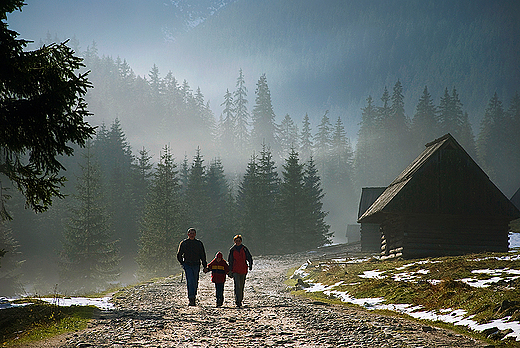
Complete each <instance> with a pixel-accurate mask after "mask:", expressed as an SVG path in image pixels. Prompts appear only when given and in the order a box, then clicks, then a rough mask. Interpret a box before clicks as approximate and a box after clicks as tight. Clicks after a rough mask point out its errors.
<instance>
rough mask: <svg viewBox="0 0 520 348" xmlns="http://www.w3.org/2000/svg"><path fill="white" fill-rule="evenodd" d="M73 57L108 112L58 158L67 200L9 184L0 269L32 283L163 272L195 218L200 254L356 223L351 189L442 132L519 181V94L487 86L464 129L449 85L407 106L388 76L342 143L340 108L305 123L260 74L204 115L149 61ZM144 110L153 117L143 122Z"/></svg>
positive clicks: (264, 245)
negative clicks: (132, 136) (30, 204)
mask: <svg viewBox="0 0 520 348" xmlns="http://www.w3.org/2000/svg"><path fill="white" fill-rule="evenodd" d="M83 56H84V57H85V63H86V65H87V68H88V70H91V73H90V75H89V77H90V80H91V81H92V83H93V85H94V88H93V89H92V90H91V91H90V92H89V94H88V95H87V101H88V102H89V109H90V111H91V112H93V113H94V114H95V115H96V117H98V118H99V117H101V118H102V119H104V120H106V124H103V125H101V126H100V127H98V130H97V135H96V136H95V138H94V139H92V141H91V143H89V145H88V146H87V147H86V148H84V149H77V150H76V155H75V156H74V157H70V158H68V157H66V158H63V159H62V163H63V164H64V166H65V167H66V168H67V173H66V176H67V178H68V182H67V184H66V186H65V188H64V193H66V194H67V195H68V196H67V197H66V198H65V199H63V200H56V201H55V202H54V204H53V206H52V207H51V209H50V210H49V211H48V212H45V213H42V214H38V215H35V214H34V213H33V212H31V211H30V210H27V209H25V208H24V205H25V204H24V200H23V198H22V197H20V196H18V195H16V194H14V193H13V197H12V199H11V200H10V201H8V208H9V210H10V212H11V214H12V216H13V221H11V222H9V223H6V224H4V225H3V226H2V235H3V240H4V241H3V243H7V245H18V248H17V249H16V250H17V251H18V252H22V253H21V254H20V253H17V252H11V253H8V254H6V257H4V259H3V260H2V269H1V270H0V271H1V272H3V274H4V278H5V279H10V280H15V279H17V278H18V279H22V280H24V281H25V282H26V283H28V282H29V280H30V282H31V283H32V286H33V289H34V290H35V291H40V292H45V291H49V290H50V288H51V287H52V286H53V285H54V284H55V283H57V284H58V285H59V287H60V288H61V289H67V291H69V292H71V291H76V290H80V291H86V290H93V289H96V288H98V287H101V288H103V287H105V286H107V282H110V281H117V280H118V279H122V278H118V274H120V273H123V274H124V275H126V280H128V279H129V278H128V274H134V273H135V274H138V275H139V276H140V277H150V276H164V275H169V274H171V273H172V272H174V271H175V269H176V268H175V267H176V261H175V253H176V248H177V245H178V243H179V242H180V240H182V239H183V238H185V233H186V230H187V228H188V227H195V228H196V229H197V231H198V234H197V237H199V238H200V239H202V240H203V241H204V243H205V245H206V248H207V252H208V257H211V256H212V254H213V253H214V252H215V251H217V250H222V251H225V250H226V249H227V248H228V247H229V246H230V245H231V244H232V237H233V235H235V234H237V233H241V234H243V236H244V244H246V245H247V246H248V247H249V248H250V249H251V251H252V252H253V253H254V254H256V255H259V254H270V253H285V252H293V251H303V250H308V249H311V248H316V247H318V246H320V245H323V244H324V243H326V242H328V241H329V240H330V237H331V233H337V234H344V233H345V230H346V225H347V224H348V223H355V220H356V214H357V203H358V201H359V195H360V190H361V188H362V187H366V186H386V185H388V184H389V183H390V182H391V181H392V180H393V179H394V178H395V177H396V176H397V175H398V174H399V173H400V172H401V171H402V170H403V169H404V168H406V166H407V165H408V164H409V163H410V162H411V161H412V160H413V158H415V157H416V156H417V155H418V154H419V153H420V152H421V151H422V149H423V148H424V145H425V144H426V143H427V142H430V141H432V140H434V139H435V138H438V137H440V136H442V135H444V134H446V133H448V132H449V133H451V134H452V135H453V136H454V137H455V138H456V139H457V141H459V143H460V144H461V145H462V146H463V147H464V148H465V149H466V151H467V152H468V153H469V154H470V155H471V156H472V158H473V159H474V160H476V161H477V163H478V164H479V165H480V166H481V167H482V168H483V169H484V170H485V171H486V173H487V174H488V175H489V176H490V178H491V179H492V180H493V181H494V182H495V184H496V185H497V186H498V187H499V188H500V189H502V191H503V192H504V193H505V194H506V195H507V196H508V197H509V196H511V195H512V194H513V193H514V192H515V191H516V189H517V188H518V186H519V185H520V183H519V182H518V181H517V180H518V176H517V175H511V173H519V172H520V151H518V149H520V137H518V136H517V133H518V130H520V95H519V94H518V93H516V94H514V93H511V94H514V97H513V98H512V99H511V100H508V101H506V102H505V104H504V105H503V103H502V101H501V100H500V98H499V96H498V95H497V94H496V93H495V94H494V95H490V96H485V97H486V98H487V99H488V100H489V102H488V106H487V108H486V109H485V111H484V113H485V116H484V118H483V120H482V122H481V124H480V125H479V126H478V128H477V129H475V130H474V129H472V127H471V124H470V123H469V120H468V114H467V113H466V112H465V110H464V106H463V101H461V100H460V98H459V92H460V91H458V90H457V89H456V88H455V87H446V88H445V90H444V91H443V92H442V93H440V94H441V95H442V97H441V98H440V100H438V101H435V100H433V99H432V97H431V95H430V91H429V90H428V87H427V86H425V87H424V89H423V90H422V95H421V97H420V99H419V100H417V101H407V102H409V103H415V105H416V107H415V112H414V114H413V115H412V116H411V117H407V115H406V114H405V105H404V103H405V100H404V94H403V88H404V86H402V84H401V82H400V80H399V79H398V80H397V81H395V84H394V85H393V86H391V87H390V88H387V87H385V86H381V89H382V90H383V93H382V94H381V95H377V96H376V95H373V96H367V97H366V104H365V106H364V108H363V109H362V110H360V113H361V123H360V125H359V129H358V133H357V143H356V144H352V143H351V141H350V139H349V138H348V137H347V135H346V131H345V127H344V125H343V120H342V118H341V117H338V118H337V119H332V120H331V119H329V114H328V112H327V111H326V110H325V111H324V112H323V116H321V118H320V122H319V123H318V124H314V125H312V124H311V122H310V119H309V117H308V116H307V115H305V116H304V117H303V120H302V122H296V121H294V120H293V118H292V117H291V116H290V115H284V116H283V117H281V116H280V115H276V114H275V112H274V110H273V105H272V101H271V93H270V90H269V85H268V80H267V75H265V74H264V75H261V76H259V77H258V81H257V83H256V88H255V91H254V92H253V91H248V90H247V88H246V87H245V86H246V83H245V82H246V81H245V78H246V77H245V76H244V73H243V71H242V70H241V69H240V70H239V71H237V77H236V86H235V88H234V89H233V90H229V89H228V90H223V91H222V101H221V103H222V107H223V111H222V113H221V114H220V115H218V116H217V117H215V115H214V114H213V112H212V110H211V108H210V105H209V103H208V102H207V101H205V99H204V95H203V93H202V91H201V89H200V88H198V89H196V91H195V92H194V91H193V90H192V89H191V87H190V86H189V84H188V82H187V81H183V82H182V83H181V82H179V81H177V80H176V79H175V77H174V76H173V75H172V74H171V73H168V74H166V75H165V76H164V77H161V75H160V72H159V69H158V68H157V67H156V66H153V67H152V69H151V71H150V73H149V75H148V76H146V77H141V76H136V75H135V74H134V73H133V71H132V69H131V67H130V66H129V65H128V64H127V63H126V62H125V61H123V60H121V59H119V58H118V59H116V60H114V59H113V58H111V57H105V56H103V57H99V56H98V54H97V52H96V49H95V46H93V47H89V48H88V49H87V50H86V51H85V52H84V54H83ZM437 93H438V94H439V92H438V91H437ZM248 99H251V100H254V102H251V103H250V104H248V103H249V102H248ZM152 117H153V119H159V120H160V124H156V123H147V122H143V120H146V119H147V118H152ZM138 121H139V122H141V123H140V124H139V129H140V131H141V134H139V135H137V136H138V137H139V136H141V137H152V138H153V137H156V138H157V139H164V138H165V137H166V138H167V139H171V141H168V143H166V144H160V149H161V150H160V151H159V152H160V153H150V151H149V150H148V149H146V148H142V149H139V150H137V151H136V150H133V146H132V144H130V143H129V142H128V141H127V137H126V134H125V131H124V129H125V126H126V124H127V123H130V122H138ZM132 128H135V127H132ZM159 135H161V136H159ZM188 152H190V153H193V152H194V153H195V155H194V156H187V155H186V153H188ZM86 226H87V227H86ZM11 250H12V248H11ZM22 260H26V261H25V263H23V262H21V261H22ZM20 273H23V274H24V276H23V277H20ZM37 275H40V277H41V278H38V276H37ZM2 284H10V285H13V284H15V282H14V281H10V282H2ZM0 290H2V294H3V293H7V292H8V291H9V289H7V287H6V289H0Z"/></svg>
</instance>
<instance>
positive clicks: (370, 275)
mask: <svg viewBox="0 0 520 348" xmlns="http://www.w3.org/2000/svg"><path fill="white" fill-rule="evenodd" d="M385 272H386V271H379V270H373V271H364V272H363V274H360V275H358V277H360V278H365V279H383V278H385V277H384V276H382V274H383V273H385Z"/></svg>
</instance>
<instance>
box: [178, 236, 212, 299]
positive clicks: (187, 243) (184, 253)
mask: <svg viewBox="0 0 520 348" xmlns="http://www.w3.org/2000/svg"><path fill="white" fill-rule="evenodd" d="M196 235H197V231H195V229H194V228H189V229H188V238H186V239H185V240H183V241H182V242H181V243H180V244H179V250H178V251H177V260H179V262H180V264H181V266H182V268H183V269H184V273H185V274H186V285H187V286H188V299H189V305H190V306H195V299H196V297H197V288H198V286H199V272H200V264H201V262H202V266H203V267H204V269H206V268H207V265H208V263H207V262H206V251H205V250H204V244H202V242H201V241H200V240H198V239H195V236H196Z"/></svg>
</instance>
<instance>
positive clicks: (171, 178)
mask: <svg viewBox="0 0 520 348" xmlns="http://www.w3.org/2000/svg"><path fill="white" fill-rule="evenodd" d="M178 180H179V179H178V171H177V165H176V164H175V162H174V160H173V155H172V154H171V152H170V149H169V147H167V146H165V147H164V149H163V152H162V153H161V157H160V160H159V163H158V164H157V168H156V170H155V172H154V174H153V179H152V183H151V187H150V191H149V194H148V196H147V199H146V207H145V212H144V217H143V220H142V223H141V236H140V239H139V253H138V256H137V263H138V264H139V272H140V275H141V276H146V277H149V276H168V275H170V274H173V272H174V271H175V268H174V266H175V265H177V261H176V254H175V250H176V248H177V245H178V244H179V242H180V240H181V239H182V238H183V237H184V231H185V226H186V220H185V216H184V211H183V209H182V203H181V201H180V197H179V196H180V195H179V191H180V187H179V182H178Z"/></svg>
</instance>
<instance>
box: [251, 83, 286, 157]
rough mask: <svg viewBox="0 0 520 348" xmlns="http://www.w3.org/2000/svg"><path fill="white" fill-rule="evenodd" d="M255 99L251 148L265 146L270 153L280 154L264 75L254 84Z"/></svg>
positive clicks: (269, 95)
mask: <svg viewBox="0 0 520 348" xmlns="http://www.w3.org/2000/svg"><path fill="white" fill-rule="evenodd" d="M255 92H256V98H255V105H254V107H253V115H252V130H251V146H252V148H257V147H258V146H259V145H261V144H266V145H267V146H269V147H270V148H271V151H273V153H275V154H276V155H278V154H279V153H280V144H279V139H278V138H277V134H278V126H277V125H276V123H275V117H276V116H275V114H274V110H273V105H272V102H271V92H270V91H269V86H268V85H267V77H266V76H265V74H263V75H262V76H260V79H259V80H258V83H257V84H256V91H255Z"/></svg>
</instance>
